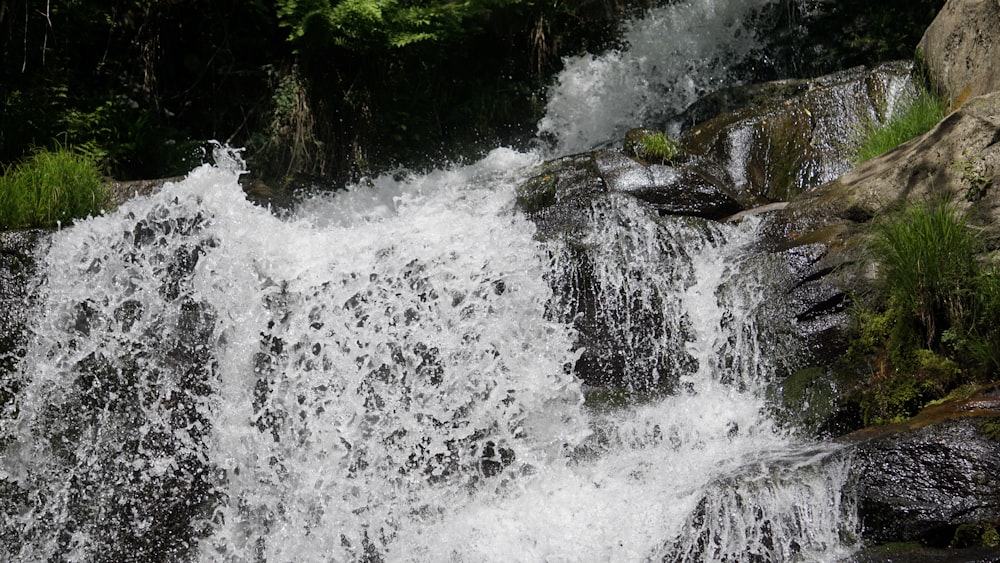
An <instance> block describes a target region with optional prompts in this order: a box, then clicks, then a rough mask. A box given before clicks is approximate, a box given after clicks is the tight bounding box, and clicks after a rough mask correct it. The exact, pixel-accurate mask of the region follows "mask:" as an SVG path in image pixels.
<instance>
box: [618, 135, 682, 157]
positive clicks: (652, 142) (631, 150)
mask: <svg viewBox="0 0 1000 563" xmlns="http://www.w3.org/2000/svg"><path fill="white" fill-rule="evenodd" d="M624 149H625V154H626V155H629V156H633V157H635V158H637V159H638V160H640V161H642V162H645V163H657V164H669V163H672V162H674V161H675V160H677V158H678V157H679V156H680V154H681V147H680V145H679V144H678V143H677V141H675V140H673V139H671V138H670V137H669V136H667V134H666V133H663V132H662V131H651V130H649V129H642V128H638V129H632V130H630V131H629V132H628V133H626V135H625V144H624Z"/></svg>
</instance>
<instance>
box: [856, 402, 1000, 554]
mask: <svg viewBox="0 0 1000 563" xmlns="http://www.w3.org/2000/svg"><path fill="white" fill-rule="evenodd" d="M846 440H848V441H850V442H852V443H853V444H854V446H853V447H854V458H853V463H852V479H853V482H854V483H856V491H857V498H858V506H859V515H860V516H861V519H862V524H863V526H864V532H863V535H864V538H865V539H866V540H867V541H869V542H873V543H877V544H881V543H886V542H908V541H918V542H920V543H922V544H924V545H928V546H931V547H938V548H945V547H970V546H971V545H974V544H975V541H974V539H973V541H969V540H968V538H964V537H963V535H967V534H966V532H967V528H968V526H975V525H988V524H989V523H991V522H992V523H996V522H1000V466H998V465H997V463H996V460H997V459H1000V387H997V386H988V387H986V388H983V389H980V390H978V391H977V392H976V393H973V394H972V395H971V396H970V397H968V398H962V399H954V400H951V401H948V402H945V403H943V404H940V405H937V406H934V407H930V408H927V409H925V410H924V411H923V412H922V413H921V414H920V415H918V416H916V417H914V418H912V419H910V420H908V421H906V422H904V423H900V424H895V425H889V426H881V427H873V428H868V429H865V430H862V431H859V432H856V433H854V434H852V435H850V436H848V437H847V438H846ZM963 525H964V526H966V529H961V530H960V528H962V526H963Z"/></svg>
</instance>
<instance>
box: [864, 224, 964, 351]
mask: <svg viewBox="0 0 1000 563" xmlns="http://www.w3.org/2000/svg"><path fill="white" fill-rule="evenodd" d="M875 250H876V252H877V254H878V257H879V261H880V264H881V266H882V268H883V269H884V275H883V282H884V284H885V291H886V294H887V295H888V297H889V299H890V300H892V301H893V302H894V303H896V304H897V305H898V312H899V316H900V317H901V318H900V319H899V321H902V322H906V323H909V324H911V325H912V324H914V323H915V325H916V328H917V330H918V333H919V335H920V336H921V337H922V338H923V341H924V344H925V345H926V346H927V347H928V348H931V347H933V346H935V345H936V344H937V343H938V341H939V339H940V337H941V334H942V332H943V331H945V330H948V329H949V328H951V327H952V325H954V324H955V323H956V322H959V321H961V320H962V319H963V317H964V316H965V315H966V314H967V313H968V312H969V311H968V297H969V291H970V290H971V289H973V287H974V285H975V282H974V278H975V277H976V275H977V273H978V271H979V266H978V263H977V261H976V255H977V252H978V250H979V241H978V240H977V239H976V236H975V235H974V234H973V232H972V231H971V230H970V229H969V228H968V227H967V225H966V221H965V219H964V218H963V217H960V216H958V215H957V214H956V213H955V212H954V210H952V209H950V208H949V207H947V206H946V205H944V204H938V205H935V206H933V207H930V208H925V207H913V208H910V209H908V210H905V211H903V212H902V213H901V214H900V215H899V216H898V217H895V218H894V219H893V220H890V221H888V222H885V223H883V224H882V225H880V226H879V228H878V237H877V239H876V242H875Z"/></svg>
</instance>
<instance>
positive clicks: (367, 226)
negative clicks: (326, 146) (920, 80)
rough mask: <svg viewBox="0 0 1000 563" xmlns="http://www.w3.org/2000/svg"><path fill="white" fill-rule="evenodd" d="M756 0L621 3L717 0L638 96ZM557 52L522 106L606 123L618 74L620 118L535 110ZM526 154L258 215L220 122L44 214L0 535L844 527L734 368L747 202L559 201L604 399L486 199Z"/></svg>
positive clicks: (706, 547) (293, 536)
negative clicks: (691, 42) (188, 166)
mask: <svg viewBox="0 0 1000 563" xmlns="http://www.w3.org/2000/svg"><path fill="white" fill-rule="evenodd" d="M761 4H762V2H751V1H736V2H723V1H715V2H709V1H706V0H698V1H696V2H692V3H690V5H687V4H674V5H671V6H667V7H665V8H662V9H660V10H658V11H654V12H653V13H652V14H651V18H650V19H652V20H657V21H660V22H661V23H662V22H674V23H670V24H669V25H668V27H667V30H668V31H669V30H674V31H676V30H677V29H680V28H683V27H684V26H683V25H681V24H679V23H676V22H675V21H674V19H672V18H677V17H680V16H678V15H676V14H689V15H688V16H687V17H695V16H694V15H691V14H696V15H697V17H698V18H702V19H698V20H696V21H697V22H703V23H699V24H698V25H702V26H709V27H711V25H715V23H712V24H711V25H710V24H709V23H704V22H715V21H716V20H715V19H713V18H719V23H718V27H717V28H716V29H720V30H729V31H730V32H731V33H730V35H732V36H733V37H730V39H732V41H733V44H734V45H735V44H736V43H739V46H738V47H736V46H731V47H718V43H719V40H718V38H717V37H716V38H715V39H712V40H709V41H708V42H707V43H706V44H705V45H704V48H705V49H709V45H708V44H709V43H710V44H711V49H709V50H708V51H707V52H705V53H704V54H703V56H702V57H700V58H697V57H695V58H693V59H694V60H700V61H708V63H705V64H706V65H707V68H704V69H703V68H701V66H700V65H701V64H702V63H699V66H698V68H696V69H693V70H689V71H688V72H689V73H690V74H691V75H692V77H693V78H692V80H693V81H695V82H698V83H699V84H702V86H696V87H693V88H694V90H691V92H689V93H686V94H684V95H683V96H681V97H680V98H678V99H672V98H671V100H672V101H670V102H668V103H675V104H678V107H677V109H680V107H681V105H682V104H685V103H687V102H688V101H690V99H689V98H690V97H691V96H694V95H695V91H696V90H698V89H699V88H706V87H708V85H710V84H711V83H713V81H717V80H722V78H721V77H723V76H724V75H725V72H724V69H722V70H717V69H718V67H716V66H712V63H718V62H719V60H718V59H719V58H721V57H736V56H738V54H739V53H744V52H746V50H747V49H749V48H751V47H752V45H750V44H752V41H751V39H750V38H748V37H747V34H746V33H743V35H742V39H741V41H747V42H749V43H748V44H743V43H740V41H737V40H736V39H735V36H739V35H740V34H739V33H736V31H735V30H737V29H742V28H741V25H742V24H741V23H740V22H742V21H743V20H742V19H741V18H740V17H739V16H740V15H741V14H746V13H747V12H748V11H752V10H754V9H755V8H756V7H758V6H759V5H761ZM710 15H711V16H712V17H709V16H710ZM641 25H645V24H638V23H637V24H635V25H634V26H633V28H634V29H639V28H640V27H641ZM690 27H696V26H694V25H692V26H690ZM645 33H647V34H653V33H652V31H646V32H645ZM662 33H664V32H662V30H661V34H662ZM653 35H655V34H653ZM695 36H698V34H697V33H695V34H694V35H693V36H692V37H695ZM630 43H632V44H633V46H637V45H640V44H644V43H640V42H639V40H638V39H637V38H636V37H633V38H630ZM680 43H681V44H683V45H684V46H683V47H680V46H679V47H676V48H677V49H681V48H689V47H687V46H686V45H687V43H685V42H684V41H683V40H681V41H680ZM693 48H696V49H697V48H701V47H697V46H695V47H693ZM620 56H622V54H621V53H619V54H618V55H615V57H620ZM629 56H637V57H640V58H641V56H640V55H638V54H637V53H636V52H635V51H634V50H633V52H632V54H631V55H629ZM647 60H648V59H647ZM591 62H592V63H594V65H595V68H600V67H601V66H602V63H601V62H600V61H599V60H596V59H595V60H592V61H591ZM586 64H587V63H586V62H585V61H583V60H582V59H581V60H579V61H574V62H572V64H571V65H570V68H569V69H568V70H567V73H566V74H564V75H563V79H562V80H561V81H560V85H561V86H560V87H559V89H558V91H557V93H556V94H555V95H554V96H553V98H552V101H551V102H550V108H549V116H550V119H549V121H547V122H544V123H543V127H542V128H543V130H544V129H546V128H548V130H549V131H551V132H557V131H559V132H565V133H566V135H567V136H566V137H565V138H564V139H563V140H562V141H560V146H561V148H562V149H563V150H567V149H569V148H571V147H578V146H580V144H581V143H583V144H586V143H591V142H593V141H594V139H598V138H600V140H601V141H603V140H606V139H609V138H612V137H613V135H614V134H616V133H617V130H618V129H619V128H620V126H621V125H622V124H624V123H625V121H627V119H631V118H634V117H635V114H634V110H636V108H639V107H640V106H642V105H644V104H646V103H648V102H647V101H642V102H641V103H640V102H635V103H633V102H628V103H627V104H625V105H626V106H629V107H625V108H624V109H623V110H622V112H621V113H619V114H618V115H628V116H630V117H629V118H625V117H621V118H614V119H612V120H611V122H609V123H612V122H613V123H612V125H611V126H610V128H608V127H605V126H604V125H601V126H594V127H591V128H590V129H589V130H588V131H587V132H583V133H581V132H579V131H576V130H574V129H572V128H568V127H563V126H562V125H559V123H560V120H563V122H565V120H567V119H568V120H569V121H572V120H573V118H572V117H570V118H566V117H559V116H560V115H562V116H568V115H571V113H570V112H568V107H569V106H578V105H579V104H577V102H575V101H570V100H569V99H567V98H566V96H567V95H569V94H571V93H572V92H573V91H574V89H575V87H574V86H571V83H572V79H571V78H570V77H571V76H572V74H573V73H578V72H579V71H580V68H582V67H583V66H586ZM601 80H603V78H602V79H601ZM643 95H644V96H645V95H646V94H643ZM602 111H604V110H603V109H598V110H596V112H595V113H600V112H602ZM587 127H589V126H587ZM540 161H541V157H540V156H539V155H537V154H522V153H517V152H514V151H511V150H507V149H497V150H495V151H493V152H492V153H490V155H489V156H488V157H486V158H485V159H483V160H482V161H480V162H478V163H476V164H473V165H470V166H466V167H461V168H452V169H449V170H442V171H437V172H433V173H430V174H426V175H421V176H412V175H411V176H408V177H406V178H403V179H402V180H399V179H391V178H388V177H385V178H379V179H376V180H375V182H374V183H375V186H374V187H373V188H368V187H360V186H357V187H354V188H353V189H351V190H349V191H348V192H346V193H340V194H337V195H334V196H317V197H314V198H312V199H310V200H307V201H305V202H304V203H303V204H301V205H300V206H299V207H298V208H297V209H295V210H294V211H293V212H292V213H291V214H290V215H289V216H287V217H283V218H281V219H279V218H276V217H275V216H273V215H272V214H270V213H269V212H267V211H266V210H263V209H261V208H259V207H255V206H253V205H251V204H250V203H248V202H247V201H246V199H245V198H244V196H243V193H242V191H241V190H240V187H239V184H238V176H239V174H240V173H241V171H242V162H241V160H240V159H239V156H238V153H235V152H233V151H228V150H224V149H220V150H219V151H217V164H216V165H215V166H209V165H205V166H203V167H200V168H198V169H196V170H194V171H193V172H192V173H191V174H190V175H189V176H188V177H187V178H186V179H184V180H183V181H181V182H178V183H175V184H170V185H167V186H166V187H164V189H163V190H162V191H161V192H159V193H157V194H155V195H153V196H150V197H143V198H136V199H134V200H132V201H129V202H127V203H126V204H124V205H123V206H121V208H119V209H118V210H117V211H116V212H114V213H113V214H110V215H108V216H104V217H98V218H94V219H91V220H87V221H83V222H80V223H78V224H77V225H75V226H73V227H72V228H70V229H66V230H63V231H60V232H58V233H56V234H55V235H54V236H53V239H52V242H51V245H50V248H48V249H47V250H46V251H45V253H44V264H45V266H44V268H43V272H42V273H41V276H40V278H39V280H38V283H39V284H40V299H39V302H38V305H37V308H36V309H37V310H36V311H34V315H33V318H34V320H33V324H32V326H31V327H30V335H31V339H30V340H31V341H30V343H29V346H28V350H27V351H26V354H25V357H24V358H23V359H22V360H21V361H20V364H19V368H18V370H17V371H16V373H15V375H14V377H15V381H13V382H9V383H8V384H7V387H8V388H11V389H17V397H16V399H15V400H14V401H13V403H11V404H10V406H9V408H8V412H6V413H5V416H4V418H3V420H2V424H3V426H2V436H3V439H4V442H3V444H4V447H5V450H4V458H3V463H2V465H0V470H2V472H0V477H2V480H0V483H2V485H3V487H2V490H0V492H2V494H3V504H2V505H0V506H3V509H4V519H3V522H2V528H0V553H2V554H3V556H4V558H5V559H7V560H21V561H50V560H65V561H132V560H135V561H138V560H142V561H152V560H190V561H379V560H383V561H446V560H447V561H469V562H471V561H647V560H665V561H744V560H758V561H778V560H802V561H812V560H835V559H837V558H838V557H841V556H843V555H845V554H847V553H849V552H850V550H851V545H850V543H849V541H848V540H845V539H844V538H849V536H850V534H851V533H852V532H853V531H854V530H855V528H856V522H855V521H854V517H853V510H852V506H851V504H850V500H849V499H848V498H846V497H843V495H842V492H841V491H842V488H843V484H844V480H845V479H846V463H847V461H846V460H845V459H843V458H842V457H841V456H840V455H839V453H838V451H837V449H836V448H835V447H832V446H823V445H818V444H814V443H809V442H807V441H802V440H799V439H797V438H795V437H794V436H793V435H792V434H791V433H790V432H789V431H787V430H786V429H783V428H780V427H779V426H778V425H777V424H776V423H775V422H774V421H773V420H772V418H771V417H770V416H769V414H768V413H769V412H770V409H769V407H768V404H767V401H766V391H767V389H768V386H769V385H771V384H772V383H773V381H772V379H773V376H774V374H775V373H776V372H777V371H778V370H781V369H784V368H786V367H788V365H789V362H790V360H789V358H790V357H793V354H794V342H793V341H792V340H791V339H789V338H788V337H787V336H788V334H787V331H786V330H785V329H786V327H783V326H780V324H776V323H773V322H769V321H770V320H771V319H772V318H776V317H777V316H778V315H777V314H776V313H780V311H779V310H778V309H779V307H780V301H781V300H780V299H777V298H776V296H775V295H773V294H772V293H773V292H774V290H773V289H772V287H773V286H772V285H771V284H770V282H769V281H768V280H769V279H772V278H780V277H781V276H782V275H783V274H782V270H781V266H780V264H779V263H777V261H776V260H774V259H772V258H770V257H769V256H768V254H767V253H766V252H762V251H758V249H757V248H756V242H757V241H758V239H759V237H760V231H761V229H762V228H763V221H762V220H760V219H752V218H751V219H747V220H744V221H742V222H741V223H738V224H715V223H712V222H708V221H703V220H695V219H688V218H675V219H665V218H660V217H658V216H657V215H656V213H653V212H650V211H648V210H645V209H642V208H641V207H640V206H639V205H637V204H636V202H635V200H632V199H628V198H621V199H620V201H615V200H612V201H611V202H610V203H609V204H608V205H607V206H605V207H595V208H593V209H591V210H590V212H591V213H592V215H593V217H592V218H593V219H594V221H595V223H596V224H597V225H599V226H600V227H599V228H596V229H594V230H593V231H592V233H591V234H590V235H589V236H588V237H587V239H586V240H585V241H583V246H584V247H585V248H586V252H587V253H588V257H589V261H590V262H589V263H590V264H591V265H592V267H591V271H590V272H589V273H588V276H589V277H588V280H589V281H588V286H587V288H586V289H587V291H589V292H590V293H591V294H592V296H593V297H592V298H593V300H594V302H595V303H596V306H598V307H601V308H604V309H606V310H608V311H611V312H612V313H609V314H610V315H611V317H613V318H614V319H615V323H616V325H617V326H618V329H617V330H619V331H620V332H621V334H622V335H631V336H632V337H633V338H632V340H631V341H632V342H634V346H629V347H628V350H627V351H626V352H627V353H626V354H624V357H625V361H627V362H628V364H629V366H630V367H629V370H628V373H626V374H624V378H625V380H623V385H625V386H626V387H627V386H629V385H632V384H635V385H638V384H639V380H640V379H643V380H644V381H645V380H649V381H654V380H655V381H654V383H655V385H653V384H648V381H645V382H644V383H642V385H643V386H644V387H643V388H644V389H647V390H648V389H650V388H654V387H655V388H659V389H661V390H662V391H663V392H662V393H660V394H646V395H643V397H644V400H643V401H642V402H641V403H637V404H630V405H626V406H616V404H615V403H614V402H613V401H604V402H602V400H601V399H600V395H599V393H595V392H593V391H592V390H590V389H585V388H584V387H583V386H582V385H581V383H580V382H579V380H578V378H577V377H576V376H575V374H574V372H573V368H574V365H575V364H576V362H577V361H578V359H579V358H580V350H576V349H574V347H575V342H576V339H577V333H576V330H575V329H574V328H573V318H572V314H571V313H566V315H564V314H563V313H561V312H560V311H559V310H557V309H558V308H557V307H555V306H554V304H555V303H557V302H559V303H561V304H562V305H565V306H572V305H573V303H574V300H575V299H578V298H579V295H578V294H575V293H572V292H570V293H566V294H564V295H557V294H556V293H555V292H554V289H553V287H557V288H558V287H564V286H565V285H566V284H565V283H563V282H564V277H565V276H569V277H572V276H573V275H574V274H573V272H572V269H573V266H572V263H571V258H572V255H573V253H574V252H577V251H579V248H576V247H574V248H570V246H571V245H568V244H567V243H565V242H562V241H558V240H557V241H549V242H539V241H538V240H536V238H535V236H534V235H535V227H534V226H533V225H532V223H531V222H530V221H529V220H528V219H527V218H526V217H525V216H524V215H523V214H522V213H521V212H520V211H519V210H518V209H517V208H516V207H515V205H514V201H515V187H516V186H517V185H518V184H519V183H520V182H522V181H523V179H524V178H525V177H526V176H527V175H528V174H529V173H530V171H531V170H532V168H533V167H534V166H536V165H537V164H539V163H540ZM577 289H580V288H577ZM651 319H652V320H651ZM661 383H665V384H663V385H661ZM585 395H586V396H587V397H588V399H587V401H586V402H585V400H584V397H585Z"/></svg>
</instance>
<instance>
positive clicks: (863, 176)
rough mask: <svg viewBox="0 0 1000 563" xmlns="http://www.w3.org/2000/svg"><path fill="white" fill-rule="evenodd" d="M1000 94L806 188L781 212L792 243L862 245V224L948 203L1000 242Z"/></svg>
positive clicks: (842, 248)
mask: <svg viewBox="0 0 1000 563" xmlns="http://www.w3.org/2000/svg"><path fill="white" fill-rule="evenodd" d="M998 173H1000V92H995V93H992V94H988V95H985V96H980V97H977V98H973V99H971V100H969V101H968V102H967V103H966V104H965V105H964V106H962V107H961V108H960V109H959V110H957V111H955V112H953V113H951V114H950V115H948V116H947V117H946V118H945V119H943V120H942V121H941V122H940V123H939V124H938V125H937V126H936V127H935V128H934V129H932V130H931V131H929V132H927V133H926V134H924V135H922V136H920V137H917V138H916V139H912V140H910V141H908V142H906V143H903V144H902V145H900V146H899V147H897V148H896V149H894V150H892V151H889V152H888V153H886V154H884V155H882V156H879V157H876V158H874V159H872V160H869V161H868V162H865V163H864V164H862V165H860V166H858V167H857V168H855V169H853V170H851V171H850V172H848V173H847V174H844V175H843V176H841V177H840V178H837V179H836V180H834V181H832V182H829V183H827V184H824V185H822V186H818V187H816V188H814V189H811V190H807V191H806V192H804V193H802V194H801V195H799V196H798V197H796V198H794V199H793V200H792V201H791V202H789V204H788V205H787V206H786V207H785V209H784V210H782V212H781V213H782V214H783V215H784V217H785V219H786V221H787V225H788V230H787V236H788V237H789V239H790V240H794V239H799V240H809V241H810V242H816V241H817V240H820V241H821V242H826V243H827V244H829V245H831V246H832V247H833V249H834V251H845V250H851V249H852V248H856V247H857V245H858V243H859V242H860V239H859V238H858V235H860V234H861V229H859V228H858V227H859V226H860V225H862V224H864V223H866V222H868V221H869V220H871V219H872V218H874V217H876V216H878V215H880V214H881V213H883V212H884V211H886V210H888V209H893V208H898V207H899V206H900V205H905V204H907V203H921V202H928V201H931V200H937V199H944V200H947V201H950V202H952V204H953V205H954V206H955V207H956V208H957V209H958V210H959V211H965V212H968V213H969V215H970V220H971V221H972V222H973V223H974V224H977V225H979V226H982V227H983V228H984V229H985V232H986V233H987V234H988V235H989V237H990V239H991V240H992V241H994V243H993V245H992V246H996V241H1000V222H998V219H1000V193H998V191H997V189H996V187H997V184H998V183H997V174H998Z"/></svg>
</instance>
